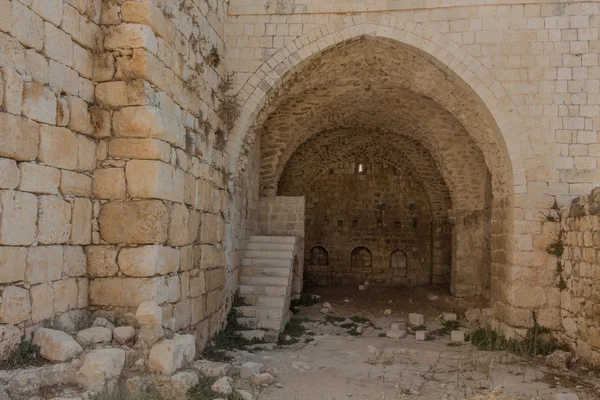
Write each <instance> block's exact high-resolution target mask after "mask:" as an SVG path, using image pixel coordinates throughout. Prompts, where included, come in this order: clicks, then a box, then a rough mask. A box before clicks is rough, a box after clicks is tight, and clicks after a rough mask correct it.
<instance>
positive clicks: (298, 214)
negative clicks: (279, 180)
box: [258, 196, 306, 294]
mask: <svg viewBox="0 0 600 400" xmlns="http://www.w3.org/2000/svg"><path fill="white" fill-rule="evenodd" d="M305 213H306V204H305V198H304V196H269V197H261V198H260V199H259V215H258V234H259V235H267V236H296V238H298V239H297V241H296V249H295V251H294V253H295V254H296V255H297V260H295V261H294V267H293V271H292V272H293V278H292V293H294V294H300V293H302V287H303V285H304V265H305V260H304V259H303V258H302V255H303V254H304V251H305V249H306V242H305V219H306V217H305Z"/></svg>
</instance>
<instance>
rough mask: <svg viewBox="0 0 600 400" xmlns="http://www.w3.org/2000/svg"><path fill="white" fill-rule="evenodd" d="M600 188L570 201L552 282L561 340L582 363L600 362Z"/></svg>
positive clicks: (550, 275) (551, 278)
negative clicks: (557, 299)
mask: <svg viewBox="0 0 600 400" xmlns="http://www.w3.org/2000/svg"><path fill="white" fill-rule="evenodd" d="M599 191H600V190H599V188H595V189H594V190H593V191H592V192H591V194H590V195H588V196H582V197H580V198H577V199H575V200H574V201H573V205H571V207H570V210H568V215H566V218H565V219H563V222H562V224H561V226H562V231H561V232H562V233H561V235H562V242H563V243H564V253H563V255H562V257H561V258H560V259H559V260H558V263H557V266H556V269H555V271H553V272H554V273H553V274H549V276H548V279H549V280H553V281H554V282H555V284H556V286H557V287H559V288H560V313H561V324H562V327H563V329H564V333H563V334H562V338H563V339H564V340H565V341H566V342H567V343H568V344H569V345H570V346H571V347H572V348H574V349H575V350H576V351H577V354H579V355H580V357H582V358H583V359H584V360H585V361H587V362H591V363H593V364H596V365H597V364H598V363H599V362H600V305H599V304H600V292H599V291H598V288H599V286H598V282H599V281H600V266H599V264H598V261H599V260H600V259H599V258H598V257H599V253H598V250H599V249H600V207H598V206H599V204H600V203H599V200H600V197H599V196H598V193H599Z"/></svg>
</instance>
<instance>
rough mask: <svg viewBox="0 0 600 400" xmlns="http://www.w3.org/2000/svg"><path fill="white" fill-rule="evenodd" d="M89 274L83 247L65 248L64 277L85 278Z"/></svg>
mask: <svg viewBox="0 0 600 400" xmlns="http://www.w3.org/2000/svg"><path fill="white" fill-rule="evenodd" d="M86 273H87V260H86V256H85V252H84V250H83V247H81V246H64V247H63V276H68V277H70V278H75V277H80V276H85V275H86Z"/></svg>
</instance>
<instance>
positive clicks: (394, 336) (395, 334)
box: [385, 330, 407, 339]
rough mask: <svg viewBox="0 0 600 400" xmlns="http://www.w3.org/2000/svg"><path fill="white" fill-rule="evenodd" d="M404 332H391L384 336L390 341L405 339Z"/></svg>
mask: <svg viewBox="0 0 600 400" xmlns="http://www.w3.org/2000/svg"><path fill="white" fill-rule="evenodd" d="M406 334H407V333H406V331H402V330H391V331H389V332H388V333H386V334H385V336H386V337H389V338H392V339H403V338H405V337H406Z"/></svg>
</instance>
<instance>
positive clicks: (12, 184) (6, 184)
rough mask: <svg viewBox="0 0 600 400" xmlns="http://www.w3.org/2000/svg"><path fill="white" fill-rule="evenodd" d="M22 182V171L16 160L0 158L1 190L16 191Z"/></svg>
mask: <svg viewBox="0 0 600 400" xmlns="http://www.w3.org/2000/svg"><path fill="white" fill-rule="evenodd" d="M20 181H21V171H19V168H18V167H17V163H16V162H15V160H11V159H9V158H0V189H16V188H17V186H19V182H20Z"/></svg>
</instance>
